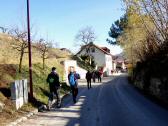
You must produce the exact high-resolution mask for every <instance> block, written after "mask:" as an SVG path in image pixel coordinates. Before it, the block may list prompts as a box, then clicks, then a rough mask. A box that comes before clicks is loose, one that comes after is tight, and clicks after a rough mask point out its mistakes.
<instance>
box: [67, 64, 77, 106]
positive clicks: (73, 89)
mask: <svg viewBox="0 0 168 126" xmlns="http://www.w3.org/2000/svg"><path fill="white" fill-rule="evenodd" d="M77 76H79V74H77V73H76V72H75V71H74V67H71V70H70V73H69V75H68V81H69V84H70V87H71V92H72V98H73V102H74V103H76V97H77V95H78V79H79V77H77Z"/></svg>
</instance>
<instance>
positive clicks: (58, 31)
mask: <svg viewBox="0 0 168 126" xmlns="http://www.w3.org/2000/svg"><path fill="white" fill-rule="evenodd" d="M30 3H31V23H32V25H33V29H34V31H35V32H36V33H37V35H36V36H37V37H43V38H46V39H49V40H53V41H55V42H59V46H60V47H66V48H69V49H71V50H73V52H76V51H78V48H77V47H74V41H75V40H74V38H75V35H76V34H77V32H78V31H79V30H80V29H81V28H83V27H86V26H92V27H93V29H94V30H95V33H96V35H97V40H96V41H95V44H97V45H99V46H107V47H109V48H110V49H111V52H112V53H113V54H116V53H120V52H121V49H120V48H119V47H114V46H111V45H109V44H107V42H106V38H107V37H108V31H109V28H110V26H111V24H112V23H113V22H114V21H115V20H117V19H118V18H119V17H120V16H122V15H123V13H124V12H123V11H122V4H121V2H120V0H30ZM0 17H1V19H0V26H5V27H15V26H17V25H20V24H24V22H25V19H26V0H1V4H0Z"/></svg>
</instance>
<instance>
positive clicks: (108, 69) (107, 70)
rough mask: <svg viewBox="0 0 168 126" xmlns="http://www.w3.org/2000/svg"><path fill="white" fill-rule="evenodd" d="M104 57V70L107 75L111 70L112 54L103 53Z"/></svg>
mask: <svg viewBox="0 0 168 126" xmlns="http://www.w3.org/2000/svg"><path fill="white" fill-rule="evenodd" d="M105 57H106V67H105V71H106V72H107V75H108V76H109V75H111V70H112V66H113V64H112V56H110V55H105Z"/></svg>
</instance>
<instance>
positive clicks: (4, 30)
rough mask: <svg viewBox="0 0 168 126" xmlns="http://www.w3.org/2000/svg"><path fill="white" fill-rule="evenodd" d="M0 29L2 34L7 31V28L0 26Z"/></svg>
mask: <svg viewBox="0 0 168 126" xmlns="http://www.w3.org/2000/svg"><path fill="white" fill-rule="evenodd" d="M0 29H1V31H2V33H7V31H8V28H5V27H2V26H0Z"/></svg>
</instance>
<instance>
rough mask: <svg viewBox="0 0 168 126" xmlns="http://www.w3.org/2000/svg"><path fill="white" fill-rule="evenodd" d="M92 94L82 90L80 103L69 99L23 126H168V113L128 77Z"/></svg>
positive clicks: (95, 88)
mask: <svg viewBox="0 0 168 126" xmlns="http://www.w3.org/2000/svg"><path fill="white" fill-rule="evenodd" d="M104 81H106V82H105V83H103V84H98V83H97V84H94V85H93V88H92V89H90V90H88V89H87V87H86V84H85V83H83V85H81V86H80V89H79V96H78V102H77V103H76V104H73V103H72V99H71V96H70V97H67V98H65V100H64V102H63V103H64V104H63V107H62V108H61V109H55V110H53V111H51V112H44V113H38V114H37V115H35V116H33V117H31V118H30V119H29V120H27V121H26V122H24V123H22V124H19V125H20V126H168V111H167V110H166V109H164V108H161V107H160V106H158V105H156V104H155V103H153V102H151V101H150V100H148V99H147V98H145V97H144V96H143V95H141V94H140V93H139V92H137V91H136V90H135V89H134V88H133V87H132V86H131V85H129V84H128V81H127V79H126V76H124V75H121V76H118V77H112V78H106V79H104Z"/></svg>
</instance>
